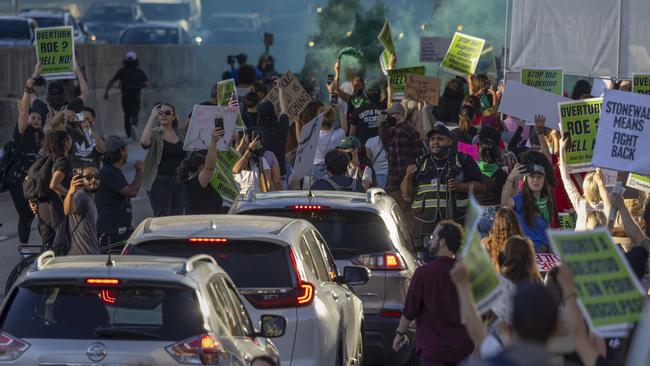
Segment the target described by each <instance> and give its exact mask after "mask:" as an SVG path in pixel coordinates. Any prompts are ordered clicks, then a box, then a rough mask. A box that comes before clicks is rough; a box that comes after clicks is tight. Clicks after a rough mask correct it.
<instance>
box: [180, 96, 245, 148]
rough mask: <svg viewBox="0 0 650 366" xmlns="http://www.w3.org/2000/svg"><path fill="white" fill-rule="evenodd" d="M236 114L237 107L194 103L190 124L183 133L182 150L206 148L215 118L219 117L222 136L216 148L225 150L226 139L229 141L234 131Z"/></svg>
mask: <svg viewBox="0 0 650 366" xmlns="http://www.w3.org/2000/svg"><path fill="white" fill-rule="evenodd" d="M238 114H239V108H238V107H228V106H214V105H196V104H195V105H194V108H193V109H192V118H190V125H189V127H188V128H187V134H186V135H185V142H184V144H183V150H185V151H197V150H205V149H207V148H208V146H209V145H210V140H211V139H212V131H214V124H215V119H219V118H220V119H223V129H224V136H223V138H222V139H221V140H219V143H217V148H218V149H219V150H221V151H224V150H226V149H227V148H228V141H230V139H231V138H232V134H233V132H234V131H235V121H236V119H237V115H238Z"/></svg>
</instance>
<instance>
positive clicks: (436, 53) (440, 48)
mask: <svg viewBox="0 0 650 366" xmlns="http://www.w3.org/2000/svg"><path fill="white" fill-rule="evenodd" d="M450 44H451V38H449V37H420V62H423V63H424V62H441V61H442V60H443V59H444V58H445V54H446V53H447V50H448V49H449V45H450Z"/></svg>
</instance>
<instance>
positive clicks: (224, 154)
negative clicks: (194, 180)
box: [210, 147, 239, 206]
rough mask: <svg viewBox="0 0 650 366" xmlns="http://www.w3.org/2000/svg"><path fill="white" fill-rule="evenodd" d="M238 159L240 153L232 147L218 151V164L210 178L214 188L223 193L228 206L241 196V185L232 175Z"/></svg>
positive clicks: (220, 193) (222, 195)
mask: <svg viewBox="0 0 650 366" xmlns="http://www.w3.org/2000/svg"><path fill="white" fill-rule="evenodd" d="M237 160H239V154H238V153H237V151H236V150H235V149H233V148H232V147H231V148H228V150H226V151H219V152H218V153H217V166H216V169H215V171H214V175H213V176H212V179H211V180H210V185H211V186H212V188H214V190H215V191H217V193H219V195H221V198H222V199H223V202H224V204H226V205H228V206H231V205H232V203H233V202H234V201H235V200H236V199H237V197H239V185H237V182H236V181H235V178H234V177H233V175H232V167H233V166H234V165H235V163H236V162H237Z"/></svg>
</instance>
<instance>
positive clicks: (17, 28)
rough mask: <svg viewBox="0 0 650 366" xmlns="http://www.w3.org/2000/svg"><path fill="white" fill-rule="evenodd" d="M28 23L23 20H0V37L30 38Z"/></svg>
mask: <svg viewBox="0 0 650 366" xmlns="http://www.w3.org/2000/svg"><path fill="white" fill-rule="evenodd" d="M31 37H32V35H31V33H30V32H29V24H28V23H27V22H26V21H24V20H0V38H3V39H8V38H14V39H30V38H31Z"/></svg>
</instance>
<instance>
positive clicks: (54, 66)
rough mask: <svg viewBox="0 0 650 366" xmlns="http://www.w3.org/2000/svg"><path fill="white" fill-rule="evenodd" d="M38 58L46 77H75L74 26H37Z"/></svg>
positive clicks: (53, 78) (54, 78)
mask: <svg viewBox="0 0 650 366" xmlns="http://www.w3.org/2000/svg"><path fill="white" fill-rule="evenodd" d="M36 59H37V61H38V62H40V63H41V75H43V77H44V78H45V79H47V80H56V79H74V78H75V77H76V76H75V73H74V66H75V54H74V41H73V39H72V27H51V28H36Z"/></svg>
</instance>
